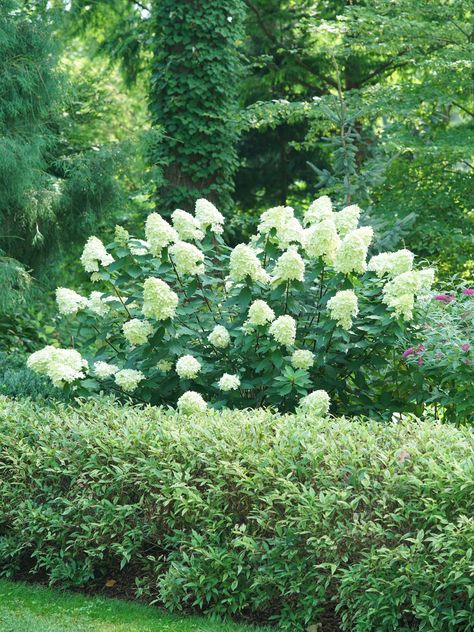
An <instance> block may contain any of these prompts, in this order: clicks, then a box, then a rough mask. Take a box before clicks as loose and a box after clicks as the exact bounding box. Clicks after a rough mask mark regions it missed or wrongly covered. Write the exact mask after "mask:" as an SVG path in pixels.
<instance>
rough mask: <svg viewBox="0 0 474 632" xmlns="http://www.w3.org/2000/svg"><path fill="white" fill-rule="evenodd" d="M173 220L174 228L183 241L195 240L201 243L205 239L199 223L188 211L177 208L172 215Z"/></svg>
mask: <svg viewBox="0 0 474 632" xmlns="http://www.w3.org/2000/svg"><path fill="white" fill-rule="evenodd" d="M171 218H172V220H173V228H174V229H175V230H176V232H177V233H178V235H179V238H180V239H182V240H183V241H187V240H194V239H196V240H197V241H200V240H201V239H203V238H204V233H203V232H202V230H201V224H200V223H199V221H198V220H197V219H196V218H195V217H193V216H192V215H191V213H187V212H186V211H182V210H181V209H180V208H177V209H176V210H175V211H174V212H173V214H172V215H171Z"/></svg>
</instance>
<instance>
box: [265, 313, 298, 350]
mask: <svg viewBox="0 0 474 632" xmlns="http://www.w3.org/2000/svg"><path fill="white" fill-rule="evenodd" d="M269 332H270V335H271V336H273V338H274V339H275V340H276V342H278V344H280V345H283V346H285V347H291V346H293V345H294V344H295V339H296V321H295V319H294V318H293V317H292V316H288V315H285V316H279V317H278V318H277V319H276V320H274V321H273V323H272V324H271V325H270V329H269Z"/></svg>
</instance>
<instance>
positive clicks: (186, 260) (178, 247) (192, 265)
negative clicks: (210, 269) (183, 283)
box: [169, 241, 204, 276]
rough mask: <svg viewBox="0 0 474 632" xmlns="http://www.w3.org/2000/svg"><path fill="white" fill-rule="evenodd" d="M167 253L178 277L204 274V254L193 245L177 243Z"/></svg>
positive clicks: (184, 242) (183, 242)
mask: <svg viewBox="0 0 474 632" xmlns="http://www.w3.org/2000/svg"><path fill="white" fill-rule="evenodd" d="M169 251H170V255H171V256H172V257H173V261H174V264H175V266H176V271H177V273H178V274H179V275H181V276H186V275H188V274H190V275H196V274H203V273H204V254H203V253H202V252H201V251H200V250H199V248H197V247H196V246H195V245H194V244H189V243H188V242H186V241H177V242H176V243H175V244H174V245H173V246H171V248H170V250H169Z"/></svg>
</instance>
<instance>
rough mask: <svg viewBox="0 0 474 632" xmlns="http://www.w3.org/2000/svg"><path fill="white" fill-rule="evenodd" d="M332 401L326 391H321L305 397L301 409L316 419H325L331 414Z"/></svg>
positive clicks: (301, 402)
mask: <svg viewBox="0 0 474 632" xmlns="http://www.w3.org/2000/svg"><path fill="white" fill-rule="evenodd" d="M330 403H331V400H330V398H329V395H328V394H327V393H326V391H324V390H322V389H320V390H317V391H313V392H312V393H309V395H306V397H303V398H302V399H301V401H300V405H299V409H300V410H301V411H302V412H304V413H310V414H311V415H314V416H315V417H325V416H326V415H327V414H328V412H329V406H330Z"/></svg>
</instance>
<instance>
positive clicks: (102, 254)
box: [81, 237, 114, 272]
mask: <svg viewBox="0 0 474 632" xmlns="http://www.w3.org/2000/svg"><path fill="white" fill-rule="evenodd" d="M113 262H114V258H113V257H112V255H109V253H108V252H107V250H106V249H105V246H104V244H103V243H102V242H101V241H100V239H98V238H97V237H89V239H88V240H87V242H86V245H85V246H84V250H83V251H82V255H81V263H82V265H83V267H84V270H85V271H86V272H99V264H100V265H102V266H104V267H105V266H108V265H109V264H111V263H113Z"/></svg>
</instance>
